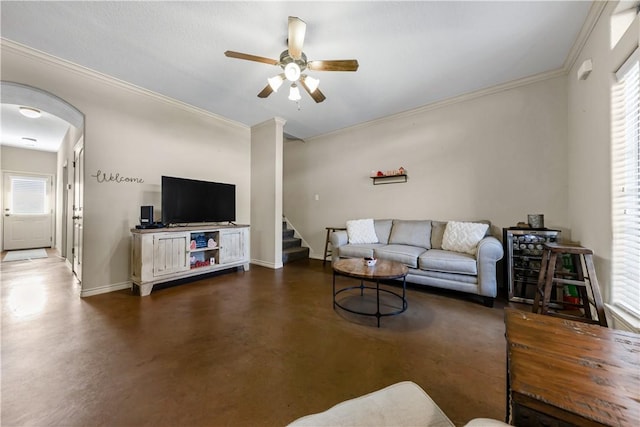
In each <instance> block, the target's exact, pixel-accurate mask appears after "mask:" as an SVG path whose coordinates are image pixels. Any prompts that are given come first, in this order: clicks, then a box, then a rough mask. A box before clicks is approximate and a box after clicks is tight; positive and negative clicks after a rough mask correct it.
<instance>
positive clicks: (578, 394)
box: [505, 308, 640, 427]
mask: <svg viewBox="0 0 640 427" xmlns="http://www.w3.org/2000/svg"><path fill="white" fill-rule="evenodd" d="M505 323H506V331H507V332H506V338H507V421H508V422H510V423H511V424H513V425H516V426H518V427H527V426H558V427H565V426H581V427H582V426H603V425H604V426H637V425H638V422H639V420H640V335H638V334H634V333H631V332H624V331H619V330H614V329H608V328H604V327H602V326H599V325H591V324H586V323H582V322H575V321H571V320H566V319H560V318H556V317H552V316H544V315H541V314H533V313H527V312H523V311H518V310H514V309H509V308H506V309H505Z"/></svg>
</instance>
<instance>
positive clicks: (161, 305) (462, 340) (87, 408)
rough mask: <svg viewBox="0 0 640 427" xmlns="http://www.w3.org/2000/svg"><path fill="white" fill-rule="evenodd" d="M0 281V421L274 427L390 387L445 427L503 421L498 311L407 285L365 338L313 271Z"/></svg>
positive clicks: (12, 265)
mask: <svg viewBox="0 0 640 427" xmlns="http://www.w3.org/2000/svg"><path fill="white" fill-rule="evenodd" d="M0 272H1V274H2V278H1V283H2V289H1V291H2V350H1V351H2V353H1V356H2V372H1V374H2V377H1V380H2V389H1V391H2V394H1V396H0V398H1V399H2V406H1V409H2V413H1V419H0V421H1V424H2V425H3V426H27V425H29V426H139V425H153V426H178V425H182V426H218V425H220V426H222V425H230V426H245V425H246V426H257V425H261V426H263V425H264V426H270V425H285V424H287V423H288V422H290V421H292V420H294V419H295V418H298V417H300V416H302V415H306V414H309V413H313V412H319V411H322V410H324V409H327V408H328V407H330V406H332V405H334V404H336V403H338V402H340V401H342V400H345V399H349V398H353V397H356V396H359V395H362V394H365V393H368V392H371V391H373V390H376V389H380V388H382V387H385V386H387V385H390V384H392V383H395V382H398V381H402V380H411V381H414V382H416V383H417V384H419V385H420V386H421V387H422V388H424V389H425V391H427V393H429V395H430V396H431V397H432V398H433V399H434V400H435V402H436V403H437V404H438V405H439V406H440V407H441V408H442V409H443V410H444V412H445V413H446V414H447V415H448V416H449V417H450V418H451V419H452V420H453V421H454V422H455V423H456V424H457V425H463V424H464V423H466V422H467V421H468V420H470V419H472V418H475V417H489V418H497V419H503V417H504V413H505V341H504V324H503V307H504V305H505V304H504V302H502V303H501V302H500V301H498V302H497V303H496V306H495V307H494V308H487V307H484V306H483V305H482V304H481V303H479V302H478V301H476V300H474V299H473V298H471V297H467V296H464V295H461V294H457V293H447V292H439V291H436V290H424V289H418V288H410V289H409V290H408V301H409V308H408V310H407V311H406V312H405V313H403V314H401V315H399V316H396V317H389V318H383V319H382V322H381V327H380V328H379V329H378V328H377V327H375V318H368V317H361V316H355V315H351V314H344V313H342V312H338V311H334V310H333V307H332V298H331V289H332V288H331V286H332V285H331V279H332V275H331V267H330V265H329V264H327V265H326V266H325V267H323V266H322V262H321V261H317V260H302V261H297V262H294V263H291V264H287V265H286V266H285V267H284V268H283V269H281V270H270V269H267V268H262V267H257V266H252V268H251V270H250V271H248V272H231V273H230V274H224V275H218V276H215V277H211V278H207V279H203V280H198V281H194V282H191V283H188V284H183V285H180V286H174V287H168V288H165V289H161V290H154V292H153V293H152V294H151V295H150V296H148V297H142V298H141V297H138V296H134V295H132V294H131V292H130V291H127V290H125V291H118V292H112V293H109V294H103V295H98V296H93V297H88V298H80V297H79V296H78V295H79V288H78V286H77V285H76V284H75V282H74V280H73V278H72V275H71V273H70V271H69V269H68V267H67V266H66V264H65V263H64V262H63V261H62V260H61V259H60V258H57V257H56V256H55V255H52V257H50V258H47V259H42V260H33V261H19V262H5V263H1V271H0ZM350 280H352V279H347V278H341V279H340V281H339V284H349V281H350Z"/></svg>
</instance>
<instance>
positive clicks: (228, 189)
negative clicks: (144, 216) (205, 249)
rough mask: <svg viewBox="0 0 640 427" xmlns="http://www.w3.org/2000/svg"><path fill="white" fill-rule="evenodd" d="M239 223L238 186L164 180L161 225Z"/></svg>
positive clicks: (168, 177)
mask: <svg viewBox="0 0 640 427" xmlns="http://www.w3.org/2000/svg"><path fill="white" fill-rule="evenodd" d="M235 220H236V186H235V185H233V184H224V183H221V182H209V181H198V180H195V179H186V178H175V177H171V176H163V177H162V223H163V224H164V225H170V224H188V223H197V222H225V221H229V222H232V221H235Z"/></svg>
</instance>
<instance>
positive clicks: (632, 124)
mask: <svg viewBox="0 0 640 427" xmlns="http://www.w3.org/2000/svg"><path fill="white" fill-rule="evenodd" d="M639 59H640V51H639V50H638V49H636V51H635V52H634V53H633V54H632V55H631V57H629V59H628V60H627V61H626V62H625V63H624V64H623V65H622V67H620V69H619V70H618V72H616V79H617V83H616V84H615V85H614V87H613V92H612V156H611V157H612V185H613V188H612V190H613V191H612V198H613V200H612V209H613V212H612V223H613V224H612V225H613V262H612V267H613V282H612V293H611V302H612V303H613V305H615V306H617V307H619V308H622V309H623V310H625V311H626V312H627V313H629V314H631V315H633V316H634V317H635V318H636V319H640V61H639Z"/></svg>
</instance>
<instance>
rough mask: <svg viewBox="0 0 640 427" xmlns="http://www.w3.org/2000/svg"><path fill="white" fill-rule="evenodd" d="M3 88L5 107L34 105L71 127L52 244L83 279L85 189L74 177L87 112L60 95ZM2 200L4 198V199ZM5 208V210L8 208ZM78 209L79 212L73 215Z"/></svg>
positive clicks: (60, 165) (60, 158)
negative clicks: (83, 192) (80, 236)
mask: <svg viewBox="0 0 640 427" xmlns="http://www.w3.org/2000/svg"><path fill="white" fill-rule="evenodd" d="M0 90H1V91H2V105H3V107H5V106H7V105H12V106H25V107H30V108H33V109H36V110H39V111H41V112H45V113H46V114H47V115H52V116H55V117H57V118H59V119H60V120H63V121H64V122H66V123H67V124H68V130H67V131H66V134H65V135H64V137H63V139H62V141H61V144H60V147H59V149H58V151H57V153H56V163H57V164H56V174H55V182H56V185H55V195H56V196H55V203H54V204H53V205H54V206H55V208H54V218H55V220H54V221H55V227H54V232H53V236H54V237H53V238H54V244H53V245H52V246H53V247H55V248H56V249H58V250H59V252H60V255H61V256H62V257H64V258H65V259H67V261H68V262H69V264H70V265H71V266H72V269H73V271H74V274H76V276H77V278H78V280H79V281H80V282H81V280H82V278H81V274H80V272H81V268H80V265H81V263H82V259H81V258H78V257H81V253H82V251H81V246H82V239H81V238H78V236H76V234H77V233H78V230H81V229H82V215H81V212H82V205H81V200H82V197H81V196H82V194H81V191H77V186H78V185H79V188H80V189H81V188H82V181H83V177H82V176H80V177H79V178H80V183H79V184H78V181H77V178H78V177H77V176H76V177H75V178H76V179H74V172H75V165H76V164H78V163H79V161H77V159H74V156H75V155H77V153H78V147H77V146H78V144H79V143H80V144H82V142H83V140H84V138H83V137H84V121H85V119H84V114H83V113H82V112H81V111H80V110H78V109H77V108H75V107H74V106H73V105H71V104H69V103H68V102H66V101H65V100H63V99H61V98H59V97H58V96H56V95H54V94H52V93H49V92H47V91H44V90H41V89H38V88H35V87H32V86H28V85H23V84H20V83H15V82H7V81H2V82H0ZM16 108H17V107H16ZM3 110H4V108H3ZM3 115H4V114H3ZM5 119H7V120H10V119H11V116H10V115H7V117H3V127H5V125H6V126H8V125H9V123H7V120H5ZM3 144H4V142H3ZM5 145H8V144H5ZM81 152H82V151H81ZM80 160H81V159H80ZM76 175H77V174H76ZM2 186H3V184H2V183H0V190H1V191H0V192H2V194H4V191H5V190H6V189H5V188H2ZM1 203H2V201H0V204H1ZM1 207H2V211H3V212H4V208H5V207H4V206H1ZM74 209H75V211H76V214H73V212H74ZM78 212H80V214H78ZM74 218H75V219H74ZM4 225H5V224H4V216H2V217H0V227H1V228H3V227H4ZM0 243H1V242H0ZM76 245H80V248H77V247H75V246H76Z"/></svg>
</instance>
